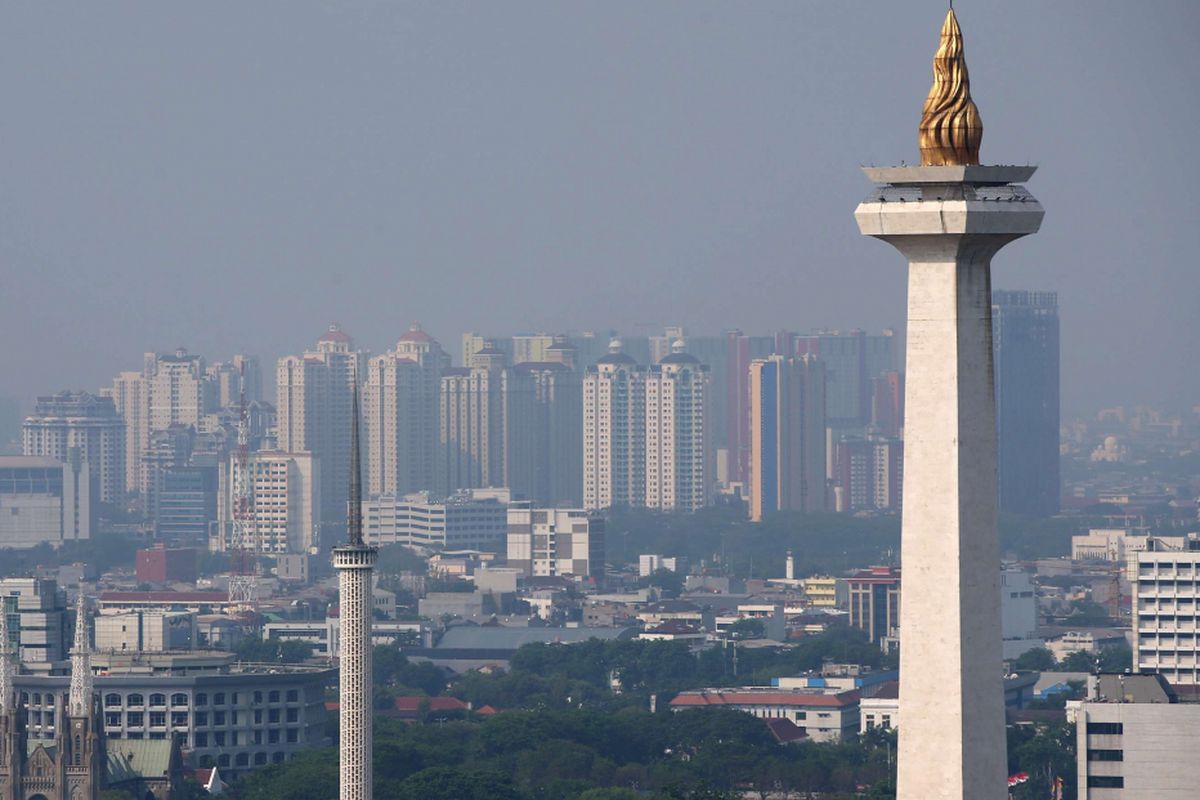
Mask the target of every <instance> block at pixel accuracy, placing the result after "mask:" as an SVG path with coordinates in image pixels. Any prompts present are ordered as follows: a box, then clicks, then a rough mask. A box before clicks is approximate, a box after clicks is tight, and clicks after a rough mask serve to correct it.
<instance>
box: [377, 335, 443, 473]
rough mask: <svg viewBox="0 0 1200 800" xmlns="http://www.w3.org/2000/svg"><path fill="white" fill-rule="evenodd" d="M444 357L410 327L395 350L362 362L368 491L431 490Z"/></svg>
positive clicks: (431, 340)
mask: <svg viewBox="0 0 1200 800" xmlns="http://www.w3.org/2000/svg"><path fill="white" fill-rule="evenodd" d="M449 366H450V360H449V356H447V355H446V353H445V352H444V351H443V350H442V348H441V345H439V344H438V342H437V340H436V339H434V338H433V337H432V336H430V335H429V334H428V333H426V332H425V331H424V330H422V329H421V326H420V325H419V324H413V325H412V327H411V328H409V330H408V331H407V332H406V333H405V334H404V335H403V336H401V337H400V339H399V341H398V342H397V343H396V347H395V348H394V349H393V350H391V351H390V352H388V353H384V354H383V355H380V356H375V357H374V358H372V359H370V360H369V361H368V362H367V371H366V376H365V378H366V379H365V381H364V383H363V390H362V391H363V418H364V424H365V430H364V433H365V435H366V437H367V476H366V479H367V492H368V494H370V495H380V494H408V493H410V492H420V491H425V490H428V489H432V488H433V487H434V483H435V480H434V479H435V474H436V466H437V460H438V447H439V437H438V399H439V393H440V391H441V376H442V371H443V370H444V369H447V368H448V367H449Z"/></svg>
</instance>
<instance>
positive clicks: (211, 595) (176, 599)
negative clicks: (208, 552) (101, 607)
mask: <svg viewBox="0 0 1200 800" xmlns="http://www.w3.org/2000/svg"><path fill="white" fill-rule="evenodd" d="M100 602H101V603H122V602H124V603H227V602H229V593H228V592H101V593H100Z"/></svg>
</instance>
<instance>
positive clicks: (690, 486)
mask: <svg viewBox="0 0 1200 800" xmlns="http://www.w3.org/2000/svg"><path fill="white" fill-rule="evenodd" d="M644 383H645V389H646V400H645V408H646V423H645V443H646V444H645V447H646V450H645V468H644V469H645V475H646V490H645V505H646V507H647V508H655V509H660V510H662V511H696V510H698V509H701V508H703V507H704V506H706V505H708V502H709V495H710V492H711V486H710V484H711V482H712V481H713V480H714V476H713V464H712V455H711V454H710V451H709V407H708V404H709V394H710V391H709V389H710V387H709V374H708V367H707V366H705V365H703V364H701V363H700V361H699V360H698V359H697V358H696V357H695V356H693V355H691V354H690V353H687V352H685V344H684V342H683V340H682V339H677V340H676V341H675V342H674V343H673V344H672V345H671V354H670V355H668V356H664V357H663V358H662V359H660V360H659V362H658V363H657V364H655V365H653V366H652V367H650V369H649V370H647V372H646V375H645V382H644Z"/></svg>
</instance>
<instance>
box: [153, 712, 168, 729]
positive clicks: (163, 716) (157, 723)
mask: <svg viewBox="0 0 1200 800" xmlns="http://www.w3.org/2000/svg"><path fill="white" fill-rule="evenodd" d="M150 727H151V728H165V727H167V712H165V711H151V712H150Z"/></svg>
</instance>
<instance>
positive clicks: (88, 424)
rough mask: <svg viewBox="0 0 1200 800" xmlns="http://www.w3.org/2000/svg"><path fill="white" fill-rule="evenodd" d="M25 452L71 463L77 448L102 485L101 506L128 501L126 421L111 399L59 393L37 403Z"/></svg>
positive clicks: (25, 431) (25, 434) (28, 421)
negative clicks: (126, 483)
mask: <svg viewBox="0 0 1200 800" xmlns="http://www.w3.org/2000/svg"><path fill="white" fill-rule="evenodd" d="M21 439H22V445H23V448H24V449H23V452H24V454H25V455H27V456H49V457H50V458H54V459H57V460H59V461H67V460H68V458H69V454H70V452H71V449H72V448H78V450H79V454H80V456H81V457H82V458H83V459H84V460H85V461H86V462H87V464H88V467H89V468H90V472H91V475H92V478H93V479H94V480H96V481H97V484H98V485H97V488H98V489H99V497H97V498H95V499H97V500H99V501H100V502H102V503H110V504H112V505H116V506H120V505H122V504H123V503H124V501H125V420H123V419H121V416H120V414H118V413H117V409H116V407H115V406H114V404H113V399H112V398H111V397H97V396H96V395H93V394H88V393H87V392H59V393H58V394H54V395H47V396H45V397H39V398H38V399H37V406H36V407H35V408H34V412H33V414H32V415H31V416H28V417H26V418H25V423H24V424H23V425H22V427H21Z"/></svg>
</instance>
